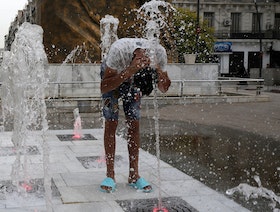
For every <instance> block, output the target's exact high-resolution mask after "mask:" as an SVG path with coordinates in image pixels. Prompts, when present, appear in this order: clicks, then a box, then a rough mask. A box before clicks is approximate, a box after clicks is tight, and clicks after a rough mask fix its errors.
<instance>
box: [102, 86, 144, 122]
mask: <svg viewBox="0 0 280 212" xmlns="http://www.w3.org/2000/svg"><path fill="white" fill-rule="evenodd" d="M141 96H142V94H141V91H140V90H139V89H138V88H136V87H132V86H131V84H130V83H127V84H122V85H121V86H120V87H119V88H118V89H116V90H113V91H110V92H108V93H104V94H102V100H103V107H102V112H103V116H104V118H105V119H106V120H111V121H113V120H114V121H117V120H118V119H119V99H121V100H122V102H123V110H124V114H125V117H126V119H130V120H139V119H140V107H141Z"/></svg>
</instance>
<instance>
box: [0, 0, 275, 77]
mask: <svg viewBox="0 0 280 212" xmlns="http://www.w3.org/2000/svg"><path fill="white" fill-rule="evenodd" d="M94 2H95V1H93V0H90V1H84V0H75V1H73V0H65V1H61V0H51V1H41V0H29V1H28V4H27V5H26V7H25V8H24V9H23V10H20V11H18V14H17V16H16V18H15V20H14V22H12V23H11V26H10V29H9V34H8V35H7V36H6V37H5V50H10V47H11V44H12V42H13V40H14V36H15V33H16V31H17V29H18V27H19V26H20V25H21V24H22V23H23V22H25V21H27V22H30V23H35V24H38V25H41V26H42V27H43V29H44V46H45V48H46V53H47V55H48V59H49V62H54V63H61V62H62V61H64V59H65V57H66V56H67V55H68V54H70V52H71V51H72V50H73V49H74V48H75V47H76V46H77V45H83V44H85V45H86V46H87V47H88V51H87V53H88V54H89V56H90V57H91V58H92V59H93V60H92V62H98V60H100V58H99V56H100V48H99V44H100V31H99V21H100V18H101V17H103V16H104V15H105V14H107V13H111V14H113V15H114V16H116V17H118V18H120V19H122V18H123V16H122V14H123V12H122V10H123V7H120V5H116V4H113V3H112V4H111V3H110V2H109V3H108V1H100V2H99V3H98V4H96V3H94ZM102 2H103V3H102ZM128 2H130V1H124V0H122V1H120V3H121V4H122V5H126V7H127V10H128V9H131V8H138V7H139V6H140V5H141V4H143V3H144V2H145V1H144V0H143V1H137V3H133V4H128ZM198 3H199V4H198ZM99 4H100V5H99ZM172 4H173V5H174V6H175V7H182V8H188V9H190V10H191V11H195V12H197V11H198V12H199V17H200V19H202V20H207V22H208V25H209V26H210V27H213V28H214V29H215V37H216V38H217V43H216V45H215V49H216V48H217V51H216V52H215V54H216V55H217V56H218V57H219V59H220V73H221V75H225V76H248V74H249V73H250V69H252V68H260V76H261V69H262V68H267V67H270V68H277V67H280V60H279V58H280V2H279V0H256V2H254V0H229V1H226V2H225V1H223V0H173V1H172ZM108 8H111V10H108ZM73 11H75V12H73ZM119 11H121V13H119ZM122 21H125V20H122ZM89 23H90V24H89ZM121 25H122V23H120V25H119V26H120V27H121ZM91 55H92V56H91ZM96 55H97V56H96Z"/></svg>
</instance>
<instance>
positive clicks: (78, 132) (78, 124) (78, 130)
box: [72, 108, 83, 139]
mask: <svg viewBox="0 0 280 212" xmlns="http://www.w3.org/2000/svg"><path fill="white" fill-rule="evenodd" d="M73 114H74V119H75V122H74V135H73V136H72V138H73V139H81V138H83V134H82V121H81V116H80V113H79V108H75V109H74V111H73Z"/></svg>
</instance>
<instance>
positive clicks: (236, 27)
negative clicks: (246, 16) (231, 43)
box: [230, 13, 241, 33]
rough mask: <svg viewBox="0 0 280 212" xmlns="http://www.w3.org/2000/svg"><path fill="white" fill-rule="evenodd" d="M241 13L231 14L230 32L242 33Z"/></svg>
mask: <svg viewBox="0 0 280 212" xmlns="http://www.w3.org/2000/svg"><path fill="white" fill-rule="evenodd" d="M240 17H241V13H231V26H230V31H231V32H232V33H234V32H240V29H241V26H240V23H241V20H240Z"/></svg>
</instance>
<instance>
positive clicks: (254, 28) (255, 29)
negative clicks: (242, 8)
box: [252, 13, 262, 33]
mask: <svg viewBox="0 0 280 212" xmlns="http://www.w3.org/2000/svg"><path fill="white" fill-rule="evenodd" d="M258 15H259V16H260V23H261V22H262V21H261V20H262V14H261V13H259V14H257V13H253V20H252V31H253V32H256V33H258V32H259V30H261V29H259V24H260V23H259V20H258Z"/></svg>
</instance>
